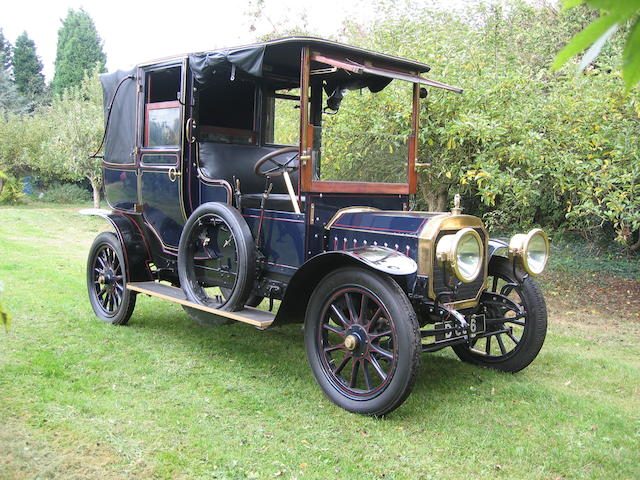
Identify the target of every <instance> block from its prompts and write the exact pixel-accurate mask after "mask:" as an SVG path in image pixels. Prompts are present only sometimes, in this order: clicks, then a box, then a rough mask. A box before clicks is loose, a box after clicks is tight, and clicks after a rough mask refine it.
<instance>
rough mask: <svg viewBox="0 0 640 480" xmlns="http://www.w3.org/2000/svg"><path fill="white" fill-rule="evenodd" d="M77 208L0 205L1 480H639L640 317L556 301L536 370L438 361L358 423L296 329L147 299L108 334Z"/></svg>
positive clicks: (96, 222)
mask: <svg viewBox="0 0 640 480" xmlns="http://www.w3.org/2000/svg"><path fill="white" fill-rule="evenodd" d="M76 210H77V208H73V207H72V206H69V207H55V208H52V207H48V206H44V205H43V206H29V207H16V208H9V207H4V208H0V281H2V282H3V283H4V292H3V294H2V300H3V304H4V305H5V307H6V308H7V309H8V310H10V312H11V313H12V314H13V324H12V326H11V329H10V331H9V332H8V333H6V334H5V333H4V332H2V331H1V330H0V479H14V478H65V479H69V478H78V479H84V478H101V479H104V478H107V479H110V478H184V479H187V478H189V479H191V478H228V479H236V478H260V479H262V478H289V479H292V478H298V479H316V478H317V479H328V478H339V479H358V480H359V479H405V478H406V479H452V478H453V479H456V478H474V479H475V478H504V479H512V478H517V479H523V478H535V479H537V478H541V479H573V478H591V479H604V478H615V479H616V480H621V479H634V478H639V477H640V461H639V458H640V457H639V454H638V451H639V447H640V408H639V406H638V405H639V404H640V395H639V393H640V391H639V390H640V373H639V372H640V341H639V338H640V331H639V330H640V326H639V325H640V319H639V318H638V317H637V316H636V315H635V312H634V311H631V310H629V309H627V310H624V312H622V313H621V314H620V315H618V316H617V317H616V318H615V319H614V320H612V317H611V316H609V315H608V314H607V315H605V314H603V313H600V314H593V313H589V314H588V315H587V316H586V317H585V316H583V315H576V316H575V318H574V317H572V316H571V315H568V314H566V312H565V310H566V308H565V307H564V306H563V304H562V303H561V301H567V300H566V298H565V295H564V294H562V295H557V294H556V295H555V296H554V295H549V296H548V299H549V304H550V305H549V306H550V311H551V318H550V332H549V336H548V337H547V342H546V344H545V346H544V348H543V350H542V352H541V355H540V356H539V357H538V359H537V360H536V361H535V362H534V363H533V364H532V365H531V366H530V367H529V368H528V369H526V370H525V371H523V372H521V373H519V374H516V375H509V374H501V373H498V372H493V371H490V370H486V369H480V368H476V367H472V366H469V365H466V364H462V363H461V362H459V361H458V360H457V359H456V358H455V357H454V355H453V353H452V352H449V351H442V352H438V353H436V354H430V355H425V356H423V364H422V367H421V370H420V375H419V378H418V382H417V385H416V387H415V389H414V391H413V393H412V395H411V396H410V397H409V399H408V400H407V402H406V403H405V404H404V405H403V406H402V407H401V408H400V409H398V410H396V411H395V412H394V413H393V414H391V415H390V416H389V417H387V418H384V419H373V418H367V417H361V416H356V415H353V414H350V413H347V412H346V411H344V410H341V409H339V408H337V407H335V406H334V405H333V404H331V403H330V402H329V401H328V400H326V399H325V398H324V396H323V394H322V392H321V391H320V389H319V387H318V386H317V385H316V383H315V381H314V379H313V376H312V374H311V372H310V369H309V367H308V365H307V361H306V357H305V352H304V348H303V342H302V331H301V328H300V326H299V325H293V326H286V327H280V328H274V329H272V330H266V331H263V332H261V331H258V330H256V329H254V328H252V327H250V326H247V325H241V324H234V325H230V326H225V327H220V328H216V329H207V328H203V327H200V326H198V325H197V324H194V323H192V322H191V321H190V320H189V319H188V317H187V315H186V314H185V313H183V311H182V309H181V308H180V307H178V306H176V305H173V304H169V303H166V302H163V301H161V300H158V299H151V298H148V297H142V296H141V297H139V299H138V305H137V307H136V311H135V313H134V315H133V317H132V320H131V322H130V325H129V326H127V327H114V326H111V325H107V324H104V323H102V322H100V321H99V320H97V319H96V318H95V317H94V315H93V313H92V311H91V308H90V306H89V302H88V300H87V296H86V292H85V280H84V262H85V258H86V254H87V251H88V248H89V245H90V243H91V241H92V239H93V237H94V236H95V235H96V234H97V233H98V232H99V231H101V230H103V229H105V228H106V224H105V222H104V221H103V220H101V219H98V218H90V217H84V216H80V215H78V214H77V213H75V211H76ZM554 282H555V280H550V281H548V283H545V287H546V289H547V290H552V291H554V290H557V289H558V284H557V283H554ZM571 295H575V296H576V301H577V302H581V306H582V307H585V308H587V309H591V312H593V311H600V312H602V310H603V307H602V305H601V304H593V305H592V304H591V303H589V302H590V301H591V300H587V301H586V303H585V300H583V299H582V298H581V297H580V292H579V291H576V292H574V293H571ZM572 298H573V297H572ZM630 308H631V307H630ZM633 308H635V307H633ZM576 311H578V310H577V309H576ZM585 318H587V320H588V321H584V319H585ZM616 322H618V323H616ZM616 325H619V328H616ZM607 329H608V334H607V335H602V332H603V331H605V330H607Z"/></svg>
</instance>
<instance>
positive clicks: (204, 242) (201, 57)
mask: <svg viewBox="0 0 640 480" xmlns="http://www.w3.org/2000/svg"><path fill="white" fill-rule="evenodd" d="M428 71H429V67H428V66H427V65H425V64H423V63H420V62H417V61H413V60H408V59H404V58H398V57H395V56H391V55H385V54H381V53H376V52H373V51H369V50H364V49H361V48H357V47H353V46H348V45H343V44H339V43H335V42H331V41H327V40H323V39H318V38H307V37H296V38H284V39H280V40H273V41H268V42H264V43H259V44H255V45H249V46H243V47H237V48H230V49H221V50H215V51H207V52H203V53H195V54H190V55H184V56H177V57H174V58H167V59H163V60H158V61H153V62H149V63H144V64H141V65H139V66H137V67H136V68H134V69H133V70H130V71H117V72H114V73H109V74H104V75H103V76H102V78H101V81H102V85H103V89H104V101H105V122H106V127H105V139H104V154H103V156H102V158H103V160H102V161H103V167H104V186H105V192H106V197H107V201H108V203H109V206H110V207H111V209H112V212H111V213H110V214H108V215H105V217H106V218H107V219H108V221H109V222H111V224H112V226H113V230H114V231H113V232H105V233H101V234H100V235H98V237H97V238H96V239H95V242H94V243H93V246H92V247H91V250H90V253H89V259H88V266H87V283H88V293H89V298H90V301H91V305H92V306H93V309H94V311H95V313H96V315H97V316H98V317H99V318H100V319H102V320H104V321H107V322H110V323H113V324H116V325H123V324H126V323H127V321H128V320H129V317H130V316H131V314H132V312H133V309H134V306H135V302H136V295H137V294H139V293H142V294H146V295H150V296H153V297H159V298H162V299H164V300H167V301H170V302H176V303H178V304H181V305H182V306H183V307H184V310H185V311H186V312H187V313H188V314H189V315H190V316H191V317H192V318H193V319H194V320H196V321H197V322H200V323H201V324H204V325H209V326H217V325H223V324H225V323H228V322H232V321H237V322H244V323H247V324H249V325H253V326H254V327H257V328H259V329H267V328H271V327H274V326H277V325H282V324H287V323H303V322H304V339H305V340H304V341H305V348H306V352H307V356H308V361H309V363H310V365H311V370H312V371H313V374H314V376H315V378H316V380H317V382H318V384H319V385H320V387H321V388H322V390H323V391H324V393H325V394H326V396H327V397H328V398H329V399H330V400H331V401H332V402H334V403H336V404H337V405H339V406H340V407H342V408H345V409H347V410H349V411H351V412H357V413H361V414H367V415H374V416H378V415H383V414H385V413H388V412H390V411H392V410H393V409H395V408H397V407H398V406H400V405H401V404H402V403H403V401H404V400H405V399H406V398H407V396H408V395H409V393H410V391H411V389H412V387H413V385H414V383H415V379H416V374H417V371H418V366H419V364H420V357H421V355H420V354H421V353H422V352H433V351H436V350H440V349H442V348H445V347H452V348H453V350H454V352H455V353H456V354H457V355H458V357H460V358H461V359H462V360H463V361H466V362H470V363H473V364H476V365H481V366H486V367H493V368H496V369H499V370H503V371H507V372H516V371H518V370H521V369H523V368H524V367H526V366H527V365H529V364H530V363H531V362H532V361H533V359H534V358H535V357H536V356H537V354H538V352H539V351H540V349H541V347H542V344H543V342H544V339H545V334H546V328H547V312H546V307H545V302H544V299H543V296H542V294H541V292H540V289H539V287H538V286H537V284H536V283H535V281H534V280H533V278H532V277H533V276H536V275H538V274H540V273H541V272H542V271H543V270H544V268H545V265H546V262H547V259H548V256H549V241H548V238H547V236H546V235H545V233H544V232H543V231H541V230H539V229H535V230H532V231H530V232H529V233H527V234H518V235H515V236H513V237H512V238H511V240H510V242H509V243H506V242H503V241H498V240H492V239H490V238H489V236H488V234H487V231H486V229H485V227H484V225H483V222H482V221H481V220H480V219H479V218H477V217H474V216H470V215H464V214H462V207H461V206H460V201H459V197H456V199H455V202H454V206H453V208H452V209H451V211H450V212H424V211H416V210H414V209H413V208H412V205H413V204H414V194H415V193H416V189H417V182H418V175H417V171H416V169H417V168H425V169H428V165H426V164H425V162H420V161H419V158H420V156H419V151H418V133H419V118H418V114H419V111H420V103H421V102H423V101H425V100H424V99H425V97H426V96H427V93H428V89H429V88H431V87H433V88H444V89H447V90H451V91H454V92H458V93H460V92H461V89H459V88H457V87H454V86H450V85H446V84H443V83H440V82H437V81H434V80H431V79H428V78H426V77H424V76H423V75H422V74H425V73H426V72H428ZM385 95H386V97H385ZM385 99H386V100H385ZM394 105H395V107H394ZM373 112H375V115H374V114H373ZM373 117H376V121H375V122H374V121H373V120H372V118H373ZM423 158H424V156H423ZM259 304H261V306H262V308H256V307H257V306H258V305H259Z"/></svg>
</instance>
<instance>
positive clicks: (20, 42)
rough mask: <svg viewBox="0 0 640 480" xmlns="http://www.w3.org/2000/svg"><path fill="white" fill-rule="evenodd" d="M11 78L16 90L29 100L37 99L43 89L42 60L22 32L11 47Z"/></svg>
mask: <svg viewBox="0 0 640 480" xmlns="http://www.w3.org/2000/svg"><path fill="white" fill-rule="evenodd" d="M13 78H14V81H15V83H16V87H17V89H18V91H19V92H20V93H21V94H22V95H24V96H25V97H27V99H29V100H32V101H33V100H36V99H38V98H39V97H40V96H41V95H42V94H43V93H44V91H45V83H44V75H43V74H42V62H41V61H40V59H39V58H38V55H37V54H36V45H35V43H34V41H33V40H31V39H30V38H29V36H28V35H27V32H23V33H22V34H21V35H20V36H19V37H18V38H17V39H16V46H15V47H14V49H13Z"/></svg>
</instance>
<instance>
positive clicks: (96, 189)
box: [87, 177, 100, 208]
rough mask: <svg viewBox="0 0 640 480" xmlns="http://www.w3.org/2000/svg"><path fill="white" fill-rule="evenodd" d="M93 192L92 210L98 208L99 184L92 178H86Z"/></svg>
mask: <svg viewBox="0 0 640 480" xmlns="http://www.w3.org/2000/svg"><path fill="white" fill-rule="evenodd" d="M87 178H88V179H89V181H90V182H91V189H92V190H93V208H100V182H99V181H98V180H97V179H96V178H94V177H87Z"/></svg>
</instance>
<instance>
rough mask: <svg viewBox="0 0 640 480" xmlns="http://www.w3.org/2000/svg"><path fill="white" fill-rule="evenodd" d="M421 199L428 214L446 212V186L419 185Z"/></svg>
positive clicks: (447, 189)
mask: <svg viewBox="0 0 640 480" xmlns="http://www.w3.org/2000/svg"><path fill="white" fill-rule="evenodd" d="M420 189H421V190H422V197H423V198H424V199H425V201H426V202H427V208H428V209H429V211H430V212H444V211H446V210H447V194H448V193H449V186H448V185H437V186H435V187H433V186H430V185H428V184H424V183H423V184H421V186H420Z"/></svg>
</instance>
